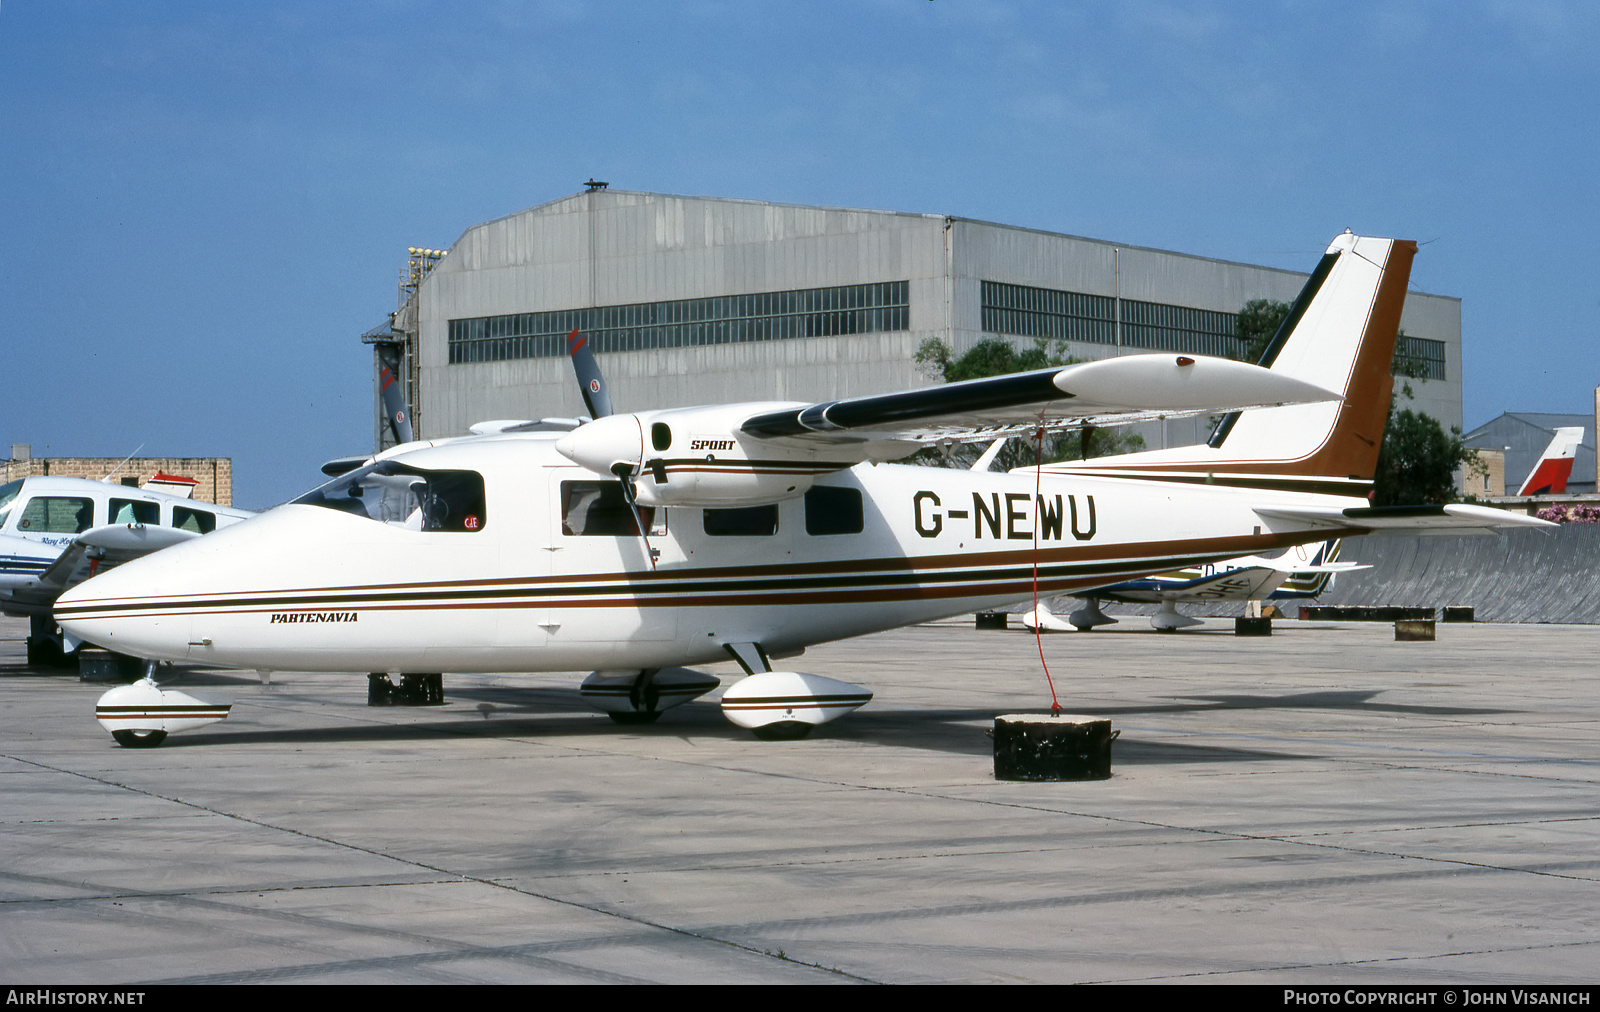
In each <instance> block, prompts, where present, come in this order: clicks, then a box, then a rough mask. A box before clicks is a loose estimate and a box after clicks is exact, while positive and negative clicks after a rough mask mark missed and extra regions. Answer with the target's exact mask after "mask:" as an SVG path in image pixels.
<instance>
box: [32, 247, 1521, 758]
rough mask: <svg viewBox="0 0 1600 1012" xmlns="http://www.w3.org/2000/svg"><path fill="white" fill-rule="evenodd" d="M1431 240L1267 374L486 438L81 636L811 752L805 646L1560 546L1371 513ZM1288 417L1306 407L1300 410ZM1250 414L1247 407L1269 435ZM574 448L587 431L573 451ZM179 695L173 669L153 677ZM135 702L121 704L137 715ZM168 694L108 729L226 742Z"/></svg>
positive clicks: (1278, 356) (143, 599)
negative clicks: (1198, 418)
mask: <svg viewBox="0 0 1600 1012" xmlns="http://www.w3.org/2000/svg"><path fill="white" fill-rule="evenodd" d="M1415 251H1416V246H1415V244H1414V243H1410V242H1398V241H1395V240H1390V239H1369V238H1360V237H1357V236H1354V235H1351V234H1349V233H1346V234H1345V235H1342V236H1340V237H1339V238H1337V239H1336V240H1335V241H1334V243H1333V245H1332V246H1331V247H1329V249H1328V251H1327V253H1326V255H1325V256H1324V257H1323V258H1322V261H1321V262H1320V264H1319V265H1318V267H1317V269H1316V271H1315V273H1314V274H1313V275H1312V277H1311V279H1310V280H1309V282H1308V283H1307V285H1306V287H1305V290H1304V291H1303V292H1302V293H1301V295H1300V297H1299V299H1298V300H1297V301H1296V303H1295V305H1294V307H1293V309H1292V311H1291V313H1290V315H1289V318H1288V319H1287V321H1286V322H1285V324H1284V326H1283V328H1282V329H1281V330H1280V331H1279V334H1278V336H1277V337H1276V339H1275V340H1274V342H1273V346H1272V348H1271V350H1270V351H1269V352H1268V355H1267V357H1266V358H1265V359H1264V360H1263V361H1264V362H1268V363H1270V368H1264V367H1261V366H1254V365H1248V364H1244V363H1239V362H1230V361H1226V360H1222V359H1206V358H1195V357H1190V356H1186V355H1174V354H1153V355H1138V356H1128V357H1122V358H1114V359H1107V360H1103V361H1099V362H1091V363H1088V364H1084V365H1074V366H1067V367H1065V368H1059V369H1046V370H1040V371H1036V372H1029V373H1019V374H1015V375H1011V376H1002V377H996V378H992V379H984V380H974V381H970V382H966V383H955V384H949V385H946V386H939V387H931V388H927V389H920V390H912V391H906V392H902V393H894V394H887V395H883V396H875V397H861V398H855V399H851V400H844V401H836V402H829V403H823V404H794V403H782V404H777V403H764V404H737V405H728V406H719V407H696V408H677V409H668V410H660V411H644V412H637V413H632V414H611V413H610V404H609V399H608V398H607V397H606V395H605V391H604V386H603V384H602V382H601V380H600V377H599V373H598V370H597V368H596V367H595V363H594V358H593V355H592V353H591V352H590V351H589V350H588V349H587V348H585V347H584V342H583V341H582V340H581V339H580V338H578V337H577V335H576V334H574V335H573V338H572V339H571V340H570V341H569V344H570V345H571V346H572V347H571V350H572V352H573V362H574V365H575V367H576V370H577V373H578V379H579V382H580V384H581V386H582V387H583V390H584V396H585V399H586V402H587V403H588V404H589V407H590V412H591V414H592V415H593V416H594V420H593V421H588V422H578V421H576V420H571V421H568V422H566V423H562V422H560V421H559V420H557V421H545V422H535V423H526V424H523V425H517V424H515V423H500V424H496V425H491V426H488V427H483V426H480V427H476V430H477V431H479V432H485V434H482V435H475V436H468V437H462V438H459V439H453V440H438V441H432V442H421V443H413V444H409V445H405V446H400V447H396V448H394V449H392V450H390V451H387V452H385V453H383V454H381V455H379V457H377V458H376V459H374V460H372V462H371V463H368V464H366V465H365V466H362V467H358V468H356V469H355V470H352V471H349V472H348V473H345V474H343V475H341V476H339V477H337V478H335V479H334V480H333V481H331V482H329V483H328V484H325V485H323V486H322V487H320V488H317V489H315V490H313V491H311V492H308V493H306V494H305V495H304V496H302V497H301V498H299V499H297V500H295V501H294V502H293V503H290V504H287V505H284V506H281V507H279V508H277V509H274V510H271V511H269V512H267V513H265V514H262V515H260V516H258V517H256V518H254V519H251V520H247V521H245V522H243V523H240V524H237V525H235V526H233V527H230V528H229V529H227V530H225V531H219V532H217V533H216V534H214V535H210V536H208V537H206V538H204V539H200V540H197V541H195V542H193V543H191V544H183V545H178V546H176V547H174V548H171V549H168V550H167V551H163V552H161V553H159V554H156V555H153V556H151V557H149V558H147V559H141V560H138V561H136V562H132V563H129V564H127V565H124V566H122V567H120V568H118V569H116V570H114V571H112V572H109V573H106V574H104V575H102V576H98V577H96V578H95V579H92V580H90V581H88V582H86V583H84V584H82V585H81V586H79V587H77V588H76V589H74V590H72V591H70V592H69V593H67V594H66V595H64V596H63V597H62V598H61V600H60V602H59V603H58V605H57V617H58V620H59V621H60V622H61V624H62V626H63V628H65V629H68V630H70V632H71V633H72V634H73V635H75V636H78V637H81V638H83V639H85V640H89V641H92V642H95V643H99V644H101V645H104V646H106V647H109V648H111V649H114V650H117V651H120V652H122V653H126V654H131V655H135V656H138V657H143V658H148V659H152V660H165V661H183V662H190V663H198V664H205V665H219V666H232V667H238V668H256V669H261V670H310V671H352V670H356V671H368V672H373V673H374V674H373V675H372V676H371V677H372V678H373V679H374V682H375V685H376V684H377V683H378V682H379V681H381V682H382V683H383V684H385V685H387V684H388V678H387V676H388V675H393V674H401V675H402V676H405V677H406V679H407V680H409V681H410V682H411V685H412V687H413V688H414V689H419V690H420V694H421V695H423V696H425V697H428V698H435V691H436V688H437V686H438V684H439V679H440V676H439V675H437V674H435V673H437V672H441V671H496V672H522V671H527V672H532V671H572V670H584V669H592V670H593V674H591V675H590V676H589V677H588V679H587V680H586V681H585V682H584V683H583V686H582V687H581V690H580V691H581V692H582V693H583V695H584V696H585V697H586V698H587V699H589V700H590V701H591V702H592V703H594V704H595V705H596V706H597V707H599V708H600V709H603V710H606V711H608V712H609V713H611V715H612V716H613V717H614V718H616V719H617V720H619V721H621V722H643V721H648V720H653V719H655V717H656V716H657V715H658V714H659V713H660V712H661V711H662V710H663V709H665V708H666V707H669V706H672V705H675V704H677V703H681V702H683V701H685V700H687V699H689V698H692V697H694V696H696V695H699V694H701V693H703V692H706V691H709V690H710V689H712V688H714V687H715V686H716V684H717V679H715V678H713V677H711V676H709V675H705V674H703V673H700V672H696V671H693V670H689V669H687V668H686V667H684V666H686V665H693V664H703V663H709V662H712V661H717V660H725V659H727V658H729V657H732V658H733V659H735V660H736V661H738V662H739V664H740V665H741V666H742V667H743V668H744V669H745V670H746V671H747V672H748V673H749V676H748V677H746V678H744V679H742V680H741V681H739V682H737V683H736V684H734V685H733V686H731V687H730V688H729V689H728V690H727V692H726V693H725V694H724V696H723V699H722V704H721V705H722V709H723V711H724V713H725V714H726V715H727V716H728V717H729V718H730V719H731V720H733V721H734V722H735V723H736V724H739V725H741V726H744V727H748V728H751V729H754V730H755V731H756V732H757V734H758V735H760V736H763V737H797V736H799V735H802V734H804V733H805V732H807V731H809V730H810V729H811V727H812V726H813V725H816V724H820V723H823V722H826V721H828V720H832V719H834V718H836V717H838V716H841V715H843V714H844V713H847V712H849V711H850V710H852V709H854V708H855V707H857V706H860V705H861V704H863V703H865V702H866V701H867V700H868V699H870V698H871V693H870V692H868V691H867V690H865V689H862V688H860V687H857V686H853V685H849V684H847V683H843V682H839V681H834V680H832V679H829V678H825V677H822V676H819V675H814V674H802V673H798V672H793V671H774V670H773V669H772V663H771V662H772V660H773V659H781V658H785V657H792V656H795V655H798V654H799V653H801V652H802V651H803V650H804V649H805V648H806V647H807V646H810V645H811V644H815V643H822V642H826V641H830V640H837V639H842V638H844V637H848V636H859V635H862V634H864V633H870V632H875V631H879V630H883V629H889V628H893V627H896V626H901V625H906V624H910V623H915V622H923V621H929V620H932V619H937V618H942V617H947V616H952V615H959V614H964V613H971V612H973V611H979V610H992V609H995V608H999V607H1004V606H1006V605H1010V604H1014V603H1016V602H1019V601H1023V600H1027V599H1029V598H1030V597H1031V595H1032V594H1034V593H1035V585H1036V584H1037V593H1038V594H1040V595H1053V594H1063V593H1072V592H1075V591H1081V590H1085V589H1088V588H1092V587H1098V586H1104V585H1107V584H1111V583H1117V582H1120V581H1124V580H1127V579H1130V578H1132V577H1136V576H1140V575H1145V574H1149V573H1156V572H1164V571H1167V570H1171V569H1175V568H1179V567H1182V566H1188V565H1199V564H1205V563H1207V562H1216V561H1220V560H1224V559H1231V558H1235V557H1237V556H1240V555H1244V554H1250V553H1261V552H1268V551H1272V550H1275V549H1281V548H1286V547H1289V546H1292V545H1297V544H1307V543H1312V542H1320V541H1324V540H1326V539H1328V538H1330V537H1338V536H1350V535H1357V534H1367V533H1372V532H1374V531H1379V530H1390V529H1404V530H1408V531H1415V530H1419V529H1434V530H1444V531H1449V532H1455V533H1464V532H1470V531H1474V530H1487V529H1491V528H1495V527H1502V526H1512V525H1517V524H1528V523H1533V524H1538V523H1540V522H1539V521H1534V520H1532V519H1531V518H1528V517H1523V516H1518V515H1513V514H1510V513H1506V512H1503V511H1500V510H1492V509H1487V508H1482V507H1471V506H1456V505H1451V506H1428V507H1405V508H1398V509H1374V508H1371V507H1369V506H1368V505H1367V501H1366V500H1365V499H1364V498H1363V497H1364V496H1365V495H1366V493H1367V492H1368V490H1369V489H1370V487H1371V483H1372V476H1373V473H1374V470H1375V465H1376V461H1377V454H1378V446H1379V443H1380V442H1381V440H1382V436H1383V425H1384V420H1385V417H1386V415H1387V411H1388V406H1389V393H1390V388H1391V386H1392V380H1391V377H1390V369H1389V366H1390V360H1391V358H1392V357H1393V354H1394V343H1395V334H1396V330H1397V327H1398V323H1399V318H1400V311H1401V307H1402V304H1403V303H1404V301H1405V293H1406V282H1407V278H1408V276H1409V273H1410V267H1411V260H1412V257H1413V255H1414V253H1415ZM1283 405H1289V406H1283ZM1243 409H1248V410H1243ZM1228 411H1236V412H1237V413H1236V414H1232V415H1229V417H1228V419H1227V420H1226V421H1225V422H1224V423H1223V424H1222V425H1221V426H1219V429H1218V432H1217V435H1216V436H1214V437H1213V439H1212V441H1211V443H1210V444H1208V445H1201V446H1196V447H1188V448H1184V449H1172V450H1160V451H1154V452H1150V453H1139V454H1131V455H1126V456H1120V457H1109V458H1099V459H1096V460H1093V461H1082V462H1073V463H1070V464H1052V465H1047V466H1045V467H1044V468H1042V469H1035V468H1027V469H1022V470H1021V471H1016V472H1012V473H1010V474H994V473H984V472H975V471H967V470H956V469H946V468H928V467H911V466H898V465H893V464H889V463H886V462H887V461H889V460H893V459H897V458H899V457H902V456H905V455H906V454H909V453H910V452H912V451H913V450H915V449H917V448H919V447H921V446H924V445H928V444H931V443H939V442H942V441H944V440H948V439H992V438H994V437H995V436H996V435H1001V434H1005V433H1015V432H1028V431H1031V430H1033V429H1034V428H1035V427H1037V426H1039V425H1049V426H1078V425H1084V424H1105V423H1107V422H1110V421H1125V420H1129V419H1136V418H1146V417H1157V416H1161V415H1172V414H1174V413H1184V412H1188V413H1222V412H1228ZM551 429H556V430H563V431H549V430H551ZM152 667H153V666H152ZM119 693H120V694H121V695H119ZM200 706H203V704H200V703H199V701H197V700H192V699H189V697H185V696H182V695H181V694H180V693H176V692H170V691H167V692H164V691H163V690H161V689H159V688H157V687H156V686H155V685H154V684H153V683H152V682H150V681H148V680H146V681H143V682H141V683H135V685H133V686H126V687H122V688H119V689H114V690H112V692H111V693H108V694H107V695H106V696H105V697H102V699H101V702H100V704H99V716H100V718H101V722H102V724H103V725H104V726H105V727H106V728H107V729H108V730H111V731H113V732H114V733H115V735H116V736H117V738H118V740H119V741H121V742H122V743H123V744H125V745H130V744H131V745H151V744H155V743H157V742H159V740H160V739H161V738H163V737H165V733H166V732H167V731H169V730H176V729H180V728H183V727H187V726H193V725H194V724H196V723H203V722H205V721H206V720H208V719H215V717H216V714H210V713H207V712H206V711H204V710H199V709H184V708H185V707H200Z"/></svg>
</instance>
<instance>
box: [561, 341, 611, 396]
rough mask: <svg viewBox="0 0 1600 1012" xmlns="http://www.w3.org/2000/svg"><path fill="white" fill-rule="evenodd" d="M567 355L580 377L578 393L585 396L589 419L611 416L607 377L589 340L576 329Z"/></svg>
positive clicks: (568, 345) (568, 342) (573, 369)
mask: <svg viewBox="0 0 1600 1012" xmlns="http://www.w3.org/2000/svg"><path fill="white" fill-rule="evenodd" d="M567 354H568V355H570V356H571V357H572V371H573V372H575V373H577V375H578V393H580V394H582V395H583V404H584V407H586V408H588V409H589V417H590V418H604V417H606V416H607V415H609V414H611V394H610V393H608V392H607V391H606V381H605V377H603V376H601V375H600V364H599V363H598V362H596V361H595V360H594V351H593V350H592V349H591V348H590V347H589V341H588V339H587V338H584V337H580V336H579V334H578V328H576V327H574V328H572V333H570V334H568V335H567Z"/></svg>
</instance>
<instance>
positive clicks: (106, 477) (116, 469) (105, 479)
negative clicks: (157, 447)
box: [100, 443, 144, 485]
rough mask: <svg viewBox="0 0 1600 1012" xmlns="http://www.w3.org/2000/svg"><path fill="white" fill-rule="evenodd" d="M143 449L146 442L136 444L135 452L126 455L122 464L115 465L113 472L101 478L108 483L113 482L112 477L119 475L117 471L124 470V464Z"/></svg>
mask: <svg viewBox="0 0 1600 1012" xmlns="http://www.w3.org/2000/svg"><path fill="white" fill-rule="evenodd" d="M142 449H144V444H143V443H140V444H139V445H138V446H135V447H134V448H133V453H130V454H128V455H127V456H126V457H123V458H122V464H118V465H117V466H116V467H113V468H112V469H111V473H110V474H108V475H106V476H105V477H104V478H101V479H100V480H101V481H103V482H105V483H106V484H107V485H109V484H111V479H112V478H115V477H116V476H117V472H118V471H120V470H122V465H123V464H126V463H127V462H128V461H130V460H132V459H133V458H134V455H135V454H137V453H138V452H139V451H140V450H142Z"/></svg>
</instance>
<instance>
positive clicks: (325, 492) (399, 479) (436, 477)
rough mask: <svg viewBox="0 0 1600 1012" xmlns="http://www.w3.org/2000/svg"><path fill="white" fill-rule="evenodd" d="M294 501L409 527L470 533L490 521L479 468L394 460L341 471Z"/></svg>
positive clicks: (410, 528) (419, 529)
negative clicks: (427, 468)
mask: <svg viewBox="0 0 1600 1012" xmlns="http://www.w3.org/2000/svg"><path fill="white" fill-rule="evenodd" d="M294 501H295V502H297V503H301V504H303V505H307V506H322V507H325V508H327V509H332V510H338V511H340V512H342V513H351V514H354V515H355V516H358V517H367V518H368V519H371V520H376V521H378V522H380V523H385V524H389V525H390V526H392V527H402V528H404V529H406V530H409V531H457V532H461V533H467V534H471V533H476V532H477V531H481V530H482V529H483V525H484V523H485V522H486V517H485V511H484V496H483V476H482V475H480V474H479V473H478V472H476V471H424V470H422V469H421V468H417V467H408V466H407V465H405V464H400V463H397V462H395V461H392V460H380V461H378V462H376V463H373V464H368V465H367V466H366V467H360V468H357V469H356V470H354V471H351V472H350V473H349V474H343V475H340V476H339V477H337V478H335V479H333V480H332V481H330V482H328V483H327V484H326V485H323V486H321V487H320V488H314V489H312V490H311V491H310V492H307V493H306V494H305V495H303V496H301V497H300V498H298V499H296V500H294Z"/></svg>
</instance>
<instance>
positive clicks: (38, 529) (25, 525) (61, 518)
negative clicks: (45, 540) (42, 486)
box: [17, 495, 94, 534]
mask: <svg viewBox="0 0 1600 1012" xmlns="http://www.w3.org/2000/svg"><path fill="white" fill-rule="evenodd" d="M93 526H94V500H93V499H81V498H79V497H78V496H66V495H36V496H34V497H33V498H32V499H29V500H28V504H27V505H26V506H24V507H23V508H22V516H21V518H20V519H18V520H17V530H19V531H26V532H27V533H29V534H82V533H83V532H84V531H86V530H88V529H89V528H91V527H93Z"/></svg>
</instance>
